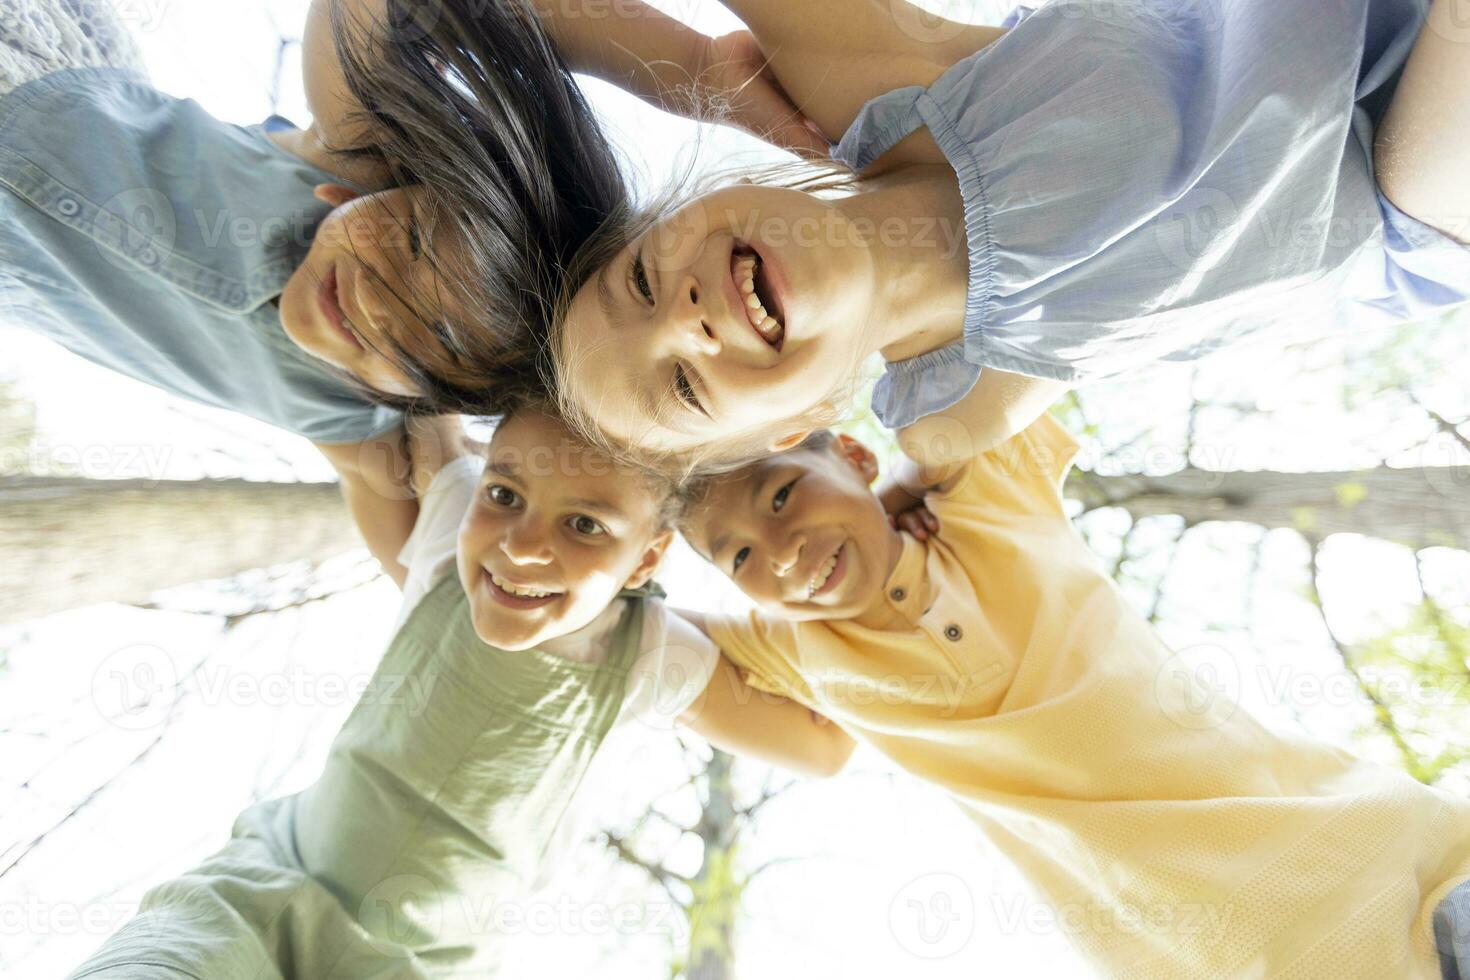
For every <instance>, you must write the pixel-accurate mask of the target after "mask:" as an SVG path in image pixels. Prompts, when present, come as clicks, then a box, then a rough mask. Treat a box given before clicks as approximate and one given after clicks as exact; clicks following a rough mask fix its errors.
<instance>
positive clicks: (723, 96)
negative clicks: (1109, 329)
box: [302, 0, 827, 179]
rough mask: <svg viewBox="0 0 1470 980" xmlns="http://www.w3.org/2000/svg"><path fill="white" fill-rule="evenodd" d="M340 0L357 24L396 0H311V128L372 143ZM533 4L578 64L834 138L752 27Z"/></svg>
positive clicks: (363, 25) (674, 102)
mask: <svg viewBox="0 0 1470 980" xmlns="http://www.w3.org/2000/svg"><path fill="white" fill-rule="evenodd" d="M481 2H485V0H481ZM493 2H508V0H493ZM334 5H335V6H336V8H337V13H338V15H339V16H341V17H342V18H343V21H344V23H345V24H347V25H348V26H349V30H355V31H358V32H361V31H364V30H370V29H372V27H373V26H374V25H379V24H382V23H384V22H385V19H386V17H387V13H388V0H312V4H311V8H310V9H309V11H308V12H307V16H306V28H305V31H304V33H303V37H302V62H303V72H304V75H305V87H306V101H307V105H308V106H309V107H310V108H311V113H312V117H313V122H312V127H311V130H310V131H309V132H308V137H309V138H310V139H311V140H314V141H315V142H316V143H317V144H318V145H319V146H325V147H338V148H341V147H350V146H359V145H365V144H368V143H371V142H372V139H371V133H369V132H367V131H365V130H364V129H363V124H362V122H361V106H360V105H358V103H357V101H356V100H355V98H354V97H353V95H352V92H351V91H350V90H349V88H348V86H347V81H346V78H345V76H344V75H343V72H342V65H341V62H340V60H339V59H338V57H337V50H336V47H335V45H334V44H333V40H332V8H333V6H334ZM530 9H531V10H533V11H534V12H535V14H536V15H537V17H539V19H540V21H541V25H542V27H544V28H545V30H546V33H547V36H548V37H550V38H551V41H552V43H553V44H555V45H556V47H557V49H558V50H559V51H560V52H561V55H562V57H563V58H565V59H566V62H567V64H568V65H569V66H570V67H571V69H572V70H573V71H575V72H580V73H582V74H586V75H592V76H594V77H596V78H601V79H604V80H605V81H608V82H611V83H612V84H614V85H617V86H619V87H621V88H623V89H626V90H627V91H629V92H631V93H633V94H634V95H637V96H638V97H640V98H642V99H644V100H645V101H647V102H650V103H651V104H653V105H655V106H657V107H658V108H660V109H664V110H666V111H668V112H674V113H678V114H680V115H685V116H694V117H704V116H705V115H706V114H707V110H708V109H710V108H717V109H721V108H722V109H723V110H725V111H726V112H728V116H723V117H720V118H719V121H725V122H730V123H733V124H735V125H737V126H740V127H741V128H743V129H745V130H747V131H749V132H752V133H754V134H755V135H757V136H760V137H762V138H763V139H769V140H770V141H771V142H773V143H776V144H778V145H780V146H785V147H787V148H789V149H793V150H797V151H807V152H817V153H825V152H826V149H827V143H826V141H825V140H824V139H822V138H821V137H820V136H819V135H817V134H815V133H813V132H812V131H811V130H809V129H808V128H807V127H806V124H805V122H806V121H805V119H804V118H803V117H802V116H801V114H800V113H798V112H797V111H796V110H795V108H793V107H792V105H791V102H790V100H789V99H787V98H786V96H785V94H784V93H783V92H782V91H781V89H780V86H779V85H778V84H776V81H775V76H774V75H773V74H772V73H771V72H770V71H769V70H768V69H767V67H766V63H765V58H764V56H763V55H762V54H761V52H760V49H759V47H758V46H757V45H756V43H755V39H754V38H753V37H752V36H751V35H750V33H749V32H746V31H738V32H735V33H733V34H726V35H724V36H723V37H718V38H711V37H708V36H706V35H704V34H701V33H700V32H698V31H696V30H694V29H693V28H690V27H687V26H686V25H684V24H682V23H680V22H679V21H677V20H674V19H673V18H671V17H667V16H665V15H664V14H662V13H660V12H659V11H657V10H655V9H654V8H652V7H650V6H648V5H647V4H644V3H642V2H640V0H617V2H613V3H608V2H607V0H531V2H530ZM415 16H418V17H428V16H434V15H433V12H432V7H430V6H421V7H420V8H419V9H418V10H417V11H416V12H415ZM307 149H310V147H308V148H307ZM309 158H310V157H309ZM345 176H348V177H353V176H354V175H352V174H347V175H345ZM358 177H359V179H360V175H358Z"/></svg>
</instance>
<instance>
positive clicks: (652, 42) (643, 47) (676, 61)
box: [534, 0, 709, 113]
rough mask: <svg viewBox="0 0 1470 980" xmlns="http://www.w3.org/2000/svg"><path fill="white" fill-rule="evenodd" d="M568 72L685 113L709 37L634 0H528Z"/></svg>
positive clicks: (689, 105)
mask: <svg viewBox="0 0 1470 980" xmlns="http://www.w3.org/2000/svg"><path fill="white" fill-rule="evenodd" d="M534 6H535V8H536V12H537V14H538V15H539V16H540V18H541V23H542V25H543V26H544V27H545V28H546V33H547V34H548V35H550V37H551V39H552V41H553V42H554V43H555V44H556V46H557V49H558V50H559V51H560V52H561V54H562V57H563V58H565V59H566V61H567V64H569V65H570V66H571V67H572V70H573V71H577V72H581V73H582V74H586V75H592V76H594V77H597V78H601V79H603V80H604V81H608V82H611V83H613V84H614V85H617V86H619V87H620V88H623V89H626V90H627V91H629V92H632V93H634V94H635V95H638V96H640V97H641V98H643V99H646V100H647V101H649V102H652V103H653V104H655V105H658V106H661V107H663V108H666V109H668V110H670V111H672V112H681V113H687V112H688V110H689V109H690V108H691V106H692V101H693V100H691V99H690V98H689V96H690V94H691V92H692V90H693V85H694V82H695V81H696V78H695V76H696V74H697V73H698V71H699V70H700V64H701V59H702V57H703V53H704V45H705V44H706V43H707V42H708V41H709V38H708V37H706V36H705V35H704V34H701V33H700V32H699V31H696V30H695V29H693V28H692V27H689V26H687V25H686V24H683V23H680V22H679V21H677V20H674V19H673V18H672V17H667V16H665V15H664V14H662V13H660V12H659V11H657V10H655V9H654V8H652V7H650V6H648V5H647V4H645V3H641V2H638V0H534Z"/></svg>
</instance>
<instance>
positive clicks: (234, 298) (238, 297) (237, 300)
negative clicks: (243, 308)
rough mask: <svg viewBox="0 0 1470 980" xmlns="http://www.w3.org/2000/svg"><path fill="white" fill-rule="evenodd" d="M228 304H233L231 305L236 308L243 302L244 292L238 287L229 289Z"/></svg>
mask: <svg viewBox="0 0 1470 980" xmlns="http://www.w3.org/2000/svg"><path fill="white" fill-rule="evenodd" d="M230 302H231V303H233V304H235V305H236V306H238V305H240V304H241V303H243V302H245V290H243V289H241V288H240V287H239V286H236V287H234V288H233V289H231V290H230Z"/></svg>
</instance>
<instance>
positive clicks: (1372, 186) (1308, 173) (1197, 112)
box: [833, 0, 1470, 427]
mask: <svg viewBox="0 0 1470 980" xmlns="http://www.w3.org/2000/svg"><path fill="white" fill-rule="evenodd" d="M1427 8H1428V2H1427V0H1321V2H1311V3H1307V2H1283V0H1129V2H1116V0H1095V2H1078V0H1055V2H1053V3H1051V4H1049V5H1047V6H1045V7H1042V8H1040V9H1037V10H1032V9H1030V8H1026V7H1021V8H1018V9H1017V10H1016V11H1015V12H1013V13H1012V14H1011V16H1010V17H1009V18H1008V19H1007V21H1006V26H1007V27H1009V28H1010V30H1009V31H1008V32H1007V33H1006V34H1005V35H1004V36H1002V37H1001V38H999V39H998V40H996V41H995V42H993V43H992V44H990V45H989V46H987V47H986V48H984V49H982V50H980V51H978V52H976V53H975V54H974V55H971V56H970V57H968V58H966V59H965V60H963V61H961V62H960V63H958V64H956V65H954V66H952V67H951V68H950V69H949V70H947V71H946V72H945V73H944V75H942V76H941V77H940V78H939V79H938V80H937V81H936V82H935V83H934V84H933V85H932V86H930V87H929V88H928V89H924V88H922V87H919V86H913V87H909V88H904V89H899V90H896V91H893V92H889V93H887V94H885V95H882V96H879V97H878V98H876V99H874V100H872V101H871V102H869V103H868V104H867V105H866V106H865V107H864V108H863V109H862V111H861V112H860V113H859V114H858V117H857V119H856V120H855V121H854V122H853V124H852V126H851V128H850V129H849V130H848V132H847V133H846V134H845V135H844V137H843V139H842V142H841V143H840V144H839V145H838V146H837V147H836V149H835V150H834V151H833V155H834V156H835V157H837V158H838V159H839V160H842V161H843V162H845V163H847V164H848V165H850V166H853V167H856V168H862V167H863V166H865V165H866V164H868V163H869V162H871V161H872V160H874V159H875V158H876V157H878V156H879V155H880V154H882V153H883V152H884V151H885V150H887V149H888V148H890V147H891V146H893V144H895V143H896V142H898V141H899V140H900V139H902V138H903V137H904V136H906V135H908V134H909V133H910V132H912V131H913V130H915V129H917V128H918V127H919V126H921V125H927V126H928V127H929V131H930V133H931V134H932V135H933V137H934V139H935V142H936V143H937V144H938V145H939V147H940V149H941V150H942V151H943V153H944V155H945V157H946V158H947V159H948V160H949V162H950V164H951V165H952V166H953V167H954V169H955V172H956V173H957V174H958V176H959V184H960V191H961V194H962V196H963V200H964V208H965V231H966V234H967V236H968V248H969V259H970V286H969V296H968V299H967V302H966V308H965V319H964V339H963V341H962V342H957V343H956V344H955V345H954V346H953V347H951V348H947V349H945V350H943V351H934V352H931V353H930V354H926V355H924V356H922V357H919V358H915V359H913V360H909V361H902V362H897V363H894V364H890V365H889V368H888V372H887V374H886V375H885V377H884V378H883V379H881V381H880V382H879V384H878V387H877V389H876V390H875V392H874V396H873V408H874V410H875V412H876V413H877V414H878V417H879V418H880V419H881V420H882V421H883V422H884V424H886V425H888V426H890V427H901V426H903V425H907V424H909V423H910V422H912V421H914V420H915V419H917V418H920V417H922V416H923V415H926V414H929V413H932V412H935V411H939V410H941V409H944V408H946V407H948V406H950V405H952V404H954V402H956V401H958V400H959V399H960V398H962V397H964V395H965V394H967V393H968V392H969V390H970V388H971V387H973V386H974V383H975V381H976V379H977V378H978V377H979V374H980V371H981V370H982V369H983V368H986V367H991V368H995V369H998V370H1003V371H1012V372H1016V373H1020V374H1026V375H1031V376H1034V377H1040V378H1051V379H1055V380H1059V381H1066V382H1070V383H1083V382H1089V381H1094V380H1099V379H1103V378H1108V377H1113V376H1116V375H1119V374H1123V373H1125V372H1128V371H1132V370H1135V369H1139V368H1142V367H1144V366H1146V365H1148V364H1149V363H1151V362H1154V361H1160V360H1163V361H1184V360H1192V359H1195V358H1198V357H1201V356H1203V355H1205V354H1207V353H1209V352H1211V351H1213V350H1215V349H1217V348H1220V347H1223V346H1225V345H1228V344H1233V343H1236V342H1239V341H1242V340H1245V339H1247V338H1253V339H1254V338H1270V339H1273V340H1275V341H1278V342H1286V341H1295V340H1301V339H1306V338H1307V337H1311V336H1321V335H1327V334H1331V333H1334V332H1339V331H1345V330H1349V329H1359V328H1363V327H1371V326H1376V325H1387V324H1391V323H1400V322H1403V321H1406V320H1412V319H1416V318H1420V317H1424V316H1428V315H1431V314H1434V313H1436V312H1439V311H1441V310H1444V309H1445V308H1447V307H1449V306H1452V305H1455V304H1458V303H1462V302H1465V301H1466V300H1467V299H1470V249H1467V248H1465V247H1463V246H1461V245H1459V244H1457V243H1456V242H1454V241H1453V240H1452V239H1449V238H1447V237H1446V236H1444V235H1441V234H1439V233H1438V232H1436V231H1434V230H1433V229H1431V228H1429V227H1428V226H1426V225H1423V224H1422V223H1420V222H1418V221H1415V220H1414V219H1412V218H1409V217H1408V216H1407V215H1405V214H1403V213H1402V212H1400V211H1399V210H1398V209H1397V208H1395V207H1394V206H1393V205H1392V204H1390V203H1389V202H1388V201H1387V200H1386V199H1385V198H1384V197H1383V196H1382V195H1381V194H1380V193H1379V192H1378V188H1377V184H1376V182H1375V180H1374V176H1373V169H1372V153H1371V150H1372V144H1373V128H1374V124H1375V122H1376V120H1377V118H1378V117H1379V116H1380V115H1381V113H1382V111H1383V109H1384V108H1385V107H1386V105H1387V102H1388V97H1389V96H1390V95H1391V94H1392V89H1393V86H1394V84H1395V83H1396V81H1397V77H1398V72H1399V70H1400V68H1401V67H1402V65H1403V62H1404V61H1405V59H1406V58H1407V56H1408V53H1409V51H1410V49H1411V48H1412V46H1413V42H1414V40H1415V39H1416V38H1417V36H1418V32H1419V28H1420V26H1421V25H1422V24H1423V21H1424V17H1425V14H1426V11H1427Z"/></svg>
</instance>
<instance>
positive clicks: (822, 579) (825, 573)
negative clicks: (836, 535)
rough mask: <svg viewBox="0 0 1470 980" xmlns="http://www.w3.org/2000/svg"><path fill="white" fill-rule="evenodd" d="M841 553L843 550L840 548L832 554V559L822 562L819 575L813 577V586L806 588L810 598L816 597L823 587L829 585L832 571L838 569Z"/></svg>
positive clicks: (818, 570)
mask: <svg viewBox="0 0 1470 980" xmlns="http://www.w3.org/2000/svg"><path fill="white" fill-rule="evenodd" d="M841 552H842V549H841V548H838V549H837V551H835V552H833V553H832V557H830V558H828V559H827V560H826V561H824V562H822V567H821V568H819V569H817V574H815V575H813V576H812V581H811V584H810V585H808V586H807V587H806V594H807V597H808V598H811V597H812V596H814V595H816V594H817V592H818V591H819V590H820V589H821V588H822V586H824V585H826V584H827V580H828V579H829V578H831V577H832V569H834V568H836V567H837V556H838V554H840V553H841Z"/></svg>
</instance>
